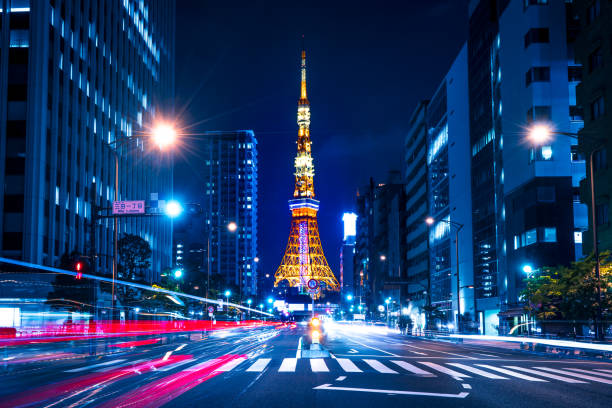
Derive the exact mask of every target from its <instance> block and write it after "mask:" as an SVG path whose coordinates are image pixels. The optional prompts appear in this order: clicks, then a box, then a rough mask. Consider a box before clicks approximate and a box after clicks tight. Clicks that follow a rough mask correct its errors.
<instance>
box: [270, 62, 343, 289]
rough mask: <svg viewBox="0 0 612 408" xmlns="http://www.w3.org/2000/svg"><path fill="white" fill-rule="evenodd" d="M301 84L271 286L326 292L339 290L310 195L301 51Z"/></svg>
mask: <svg viewBox="0 0 612 408" xmlns="http://www.w3.org/2000/svg"><path fill="white" fill-rule="evenodd" d="M301 68H302V85H301V92H300V100H299V101H298V114H297V123H298V126H299V131H298V140H297V155H296V156H295V191H294V192H293V199H292V200H289V209H290V210H291V217H292V218H291V228H290V230H289V242H288V243H287V249H285V255H284V256H283V260H282V261H281V264H280V266H279V267H278V269H277V270H276V273H275V274H274V286H278V284H279V283H280V282H282V281H283V280H286V281H287V282H289V285H290V286H292V287H299V288H300V289H301V290H304V289H305V287H306V284H307V282H308V280H310V279H316V280H318V281H319V283H320V284H324V286H325V289H327V290H339V285H338V281H337V280H336V277H335V276H334V274H333V272H332V271H331V269H330V267H329V265H328V264H327V260H326V259H325V255H324V254H323V247H322V246H321V238H320V237H319V224H318V223H317V211H319V201H317V200H315V199H314V197H315V193H314V183H313V178H314V165H313V164H312V155H311V144H312V142H311V141H310V103H309V102H308V98H307V97H306V51H302V67H301Z"/></svg>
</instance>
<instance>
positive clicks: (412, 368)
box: [391, 360, 436, 377]
mask: <svg viewBox="0 0 612 408" xmlns="http://www.w3.org/2000/svg"><path fill="white" fill-rule="evenodd" d="M391 361H393V362H394V363H395V364H397V365H398V366H400V367H402V368H403V369H404V370H407V371H410V372H411V373H413V374H416V375H421V376H423V377H436V375H435V374H434V373H430V372H429V371H425V370H423V369H421V368H419V367H417V366H415V365H412V364H410V363H408V362H406V361H401V360H391Z"/></svg>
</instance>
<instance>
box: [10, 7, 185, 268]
mask: <svg viewBox="0 0 612 408" xmlns="http://www.w3.org/2000/svg"><path fill="white" fill-rule="evenodd" d="M2 9H3V10H4V11H3V12H2V13H1V14H0V19H1V26H2V27H3V32H4V33H5V35H2V37H1V38H0V48H1V50H2V59H1V62H0V73H1V74H0V75H2V77H0V124H2V126H0V139H1V144H2V146H5V147H6V148H4V149H2V150H1V151H0V188H1V192H0V196H1V197H2V199H1V200H0V214H1V217H0V230H1V231H2V235H1V236H0V248H1V252H2V255H3V256H8V257H13V258H20V259H24V260H27V261H31V262H35V263H43V264H46V265H55V264H57V263H58V260H59V257H60V256H61V255H62V253H65V252H70V251H72V250H77V251H79V252H81V253H85V254H89V253H91V244H92V242H91V239H92V237H94V236H95V242H96V243H97V244H96V246H97V253H98V254H99V258H98V265H97V266H98V268H97V269H96V271H97V273H103V272H105V271H110V269H111V264H112V260H111V256H112V252H113V251H112V241H113V238H112V237H113V223H112V221H111V220H102V221H98V222H97V224H96V230H95V233H92V213H93V211H94V208H95V207H96V206H97V207H103V208H108V207H111V203H112V200H113V199H114V196H115V191H114V190H115V188H114V180H115V171H114V169H115V164H114V157H115V156H114V155H115V154H116V155H118V156H119V191H118V197H119V199H120V200H148V199H150V194H151V193H159V198H164V196H168V195H169V194H170V192H171V187H172V180H171V166H170V160H169V156H168V154H166V153H163V154H162V153H160V152H159V149H157V148H156V146H155V145H154V144H153V143H152V142H151V141H150V140H149V139H150V138H149V136H150V135H149V129H151V128H152V127H153V126H154V124H155V122H156V121H158V120H159V119H160V118H162V116H163V115H164V114H169V115H171V114H172V103H173V96H174V28H175V23H174V16H175V4H174V1H171V0H155V1H151V0H146V1H143V0H140V1H133V0H125V1H113V2H108V1H90V0H64V1H62V0H51V1H31V2H30V1H29V0H11V1H4V2H2ZM119 225H120V229H119V232H120V233H132V234H137V235H140V236H141V237H143V238H144V239H146V240H147V241H148V242H149V243H150V244H151V247H152V249H153V259H152V270H153V271H154V274H153V276H149V277H147V280H155V279H156V278H157V276H158V273H159V271H160V270H161V268H162V267H163V266H169V265H170V264H171V244H172V243H171V226H170V223H169V222H168V221H167V220H166V219H162V218H161V217H160V218H148V219H143V218H133V219H130V220H125V219H124V220H122V221H121V222H120V223H119Z"/></svg>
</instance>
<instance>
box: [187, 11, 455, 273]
mask: <svg viewBox="0 0 612 408" xmlns="http://www.w3.org/2000/svg"><path fill="white" fill-rule="evenodd" d="M466 1H467V0H428V1H412V0H406V1H381V2H373V1H369V2H359V1H351V2H340V1H323V2H317V1H308V2H303V4H307V6H299V4H300V2H295V1H282V2H278V3H276V2H272V1H265V2H257V1H249V2H235V1H229V0H228V1H217V2H211V1H196V0H193V1H188V0H178V1H177V33H176V96H177V103H176V106H177V112H179V113H180V115H179V121H180V125H181V126H184V127H190V129H189V131H190V132H194V133H197V132H202V131H210V130H236V129H253V130H254V131H255V135H256V136H257V139H258V142H259V146H258V152H259V233H258V237H259V256H260V258H261V263H260V266H261V269H260V271H262V272H263V273H270V274H273V273H274V271H275V270H276V268H277V266H278V264H279V263H280V260H281V257H282V254H283V251H284V249H285V246H286V244H287V237H288V233H289V222H290V213H289V210H288V207H287V200H288V199H289V198H291V194H292V192H293V182H294V180H293V176H292V174H293V170H294V169H293V159H294V156H295V149H296V145H295V141H296V140H297V124H296V111H297V100H298V98H299V57H300V55H299V53H300V47H301V35H302V34H304V35H305V39H306V48H307V68H308V99H309V100H310V104H311V113H312V123H311V138H312V142H313V156H314V163H315V193H316V195H317V197H316V198H317V199H319V200H320V201H321V209H320V211H319V228H320V233H321V240H322V243H323V247H324V250H325V254H326V256H327V259H328V262H329V263H330V266H331V267H332V270H333V271H334V273H336V274H339V269H338V264H339V248H340V243H341V240H342V226H341V221H340V218H341V215H342V213H343V212H344V211H347V210H351V209H352V208H353V205H354V204H353V203H354V197H355V192H356V190H357V188H358V187H359V186H362V185H364V184H366V183H367V181H368V179H369V177H370V176H373V177H374V178H375V180H376V181H377V182H378V181H384V178H385V177H386V173H387V171H388V170H391V169H401V167H400V166H401V152H402V142H403V136H404V134H405V133H406V131H407V128H408V121H409V118H410V114H411V113H412V111H413V109H414V108H415V105H416V103H417V102H418V101H419V100H421V99H426V98H428V97H429V96H430V95H431V94H432V93H433V91H434V90H435V88H436V87H437V86H438V84H439V82H440V80H441V78H442V76H443V75H444V73H445V72H446V71H447V70H448V68H449V67H450V64H451V63H452V61H453V59H454V57H455V55H456V53H457V52H458V51H459V49H460V47H461V45H462V43H463V41H464V40H465V38H466V33H467V31H466V30H467V5H466ZM376 4H378V6H377V5H376ZM382 4H384V5H385V6H382ZM189 143H190V142H189V140H187V141H186V145H185V146H183V147H182V149H181V153H180V154H179V157H177V162H178V166H177V170H176V171H177V173H176V174H177V177H176V180H177V181H176V183H175V195H176V196H178V197H185V199H186V200H188V199H189V196H190V195H191V196H193V195H195V191H196V189H197V188H198V186H199V180H197V179H195V178H194V177H193V173H191V171H190V168H195V167H196V166H198V165H199V158H198V156H197V153H196V152H194V151H193V150H192V149H190V146H189Z"/></svg>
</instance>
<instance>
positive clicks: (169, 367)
mask: <svg viewBox="0 0 612 408" xmlns="http://www.w3.org/2000/svg"><path fill="white" fill-rule="evenodd" d="M194 361H196V360H195V358H189V359H187V360H183V361H179V362H178V363H176V364H170V365H167V366H165V367H162V368H158V369H157V371H170V370H173V369H175V368H176V367H180V366H182V365H185V364H189V363H192V362H194Z"/></svg>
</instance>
